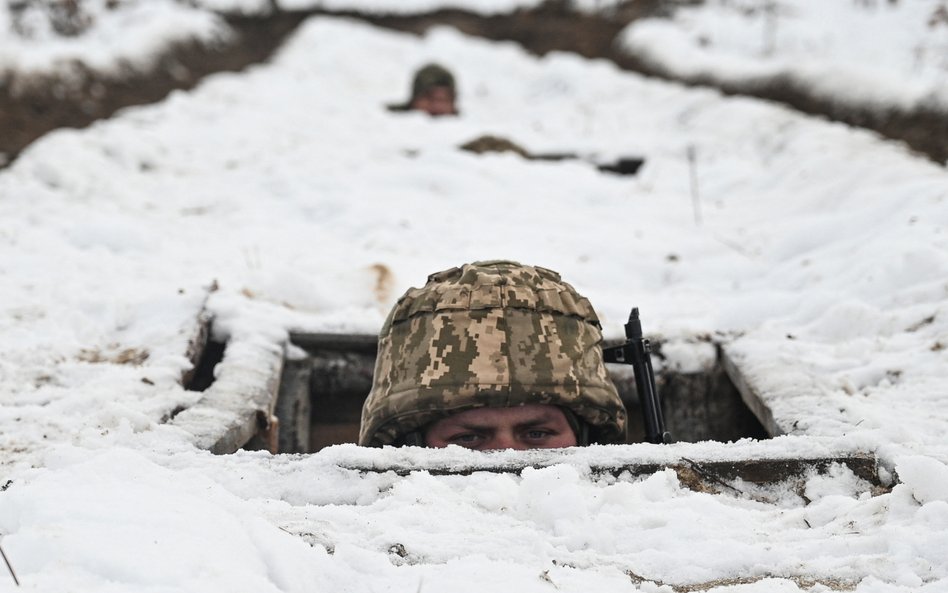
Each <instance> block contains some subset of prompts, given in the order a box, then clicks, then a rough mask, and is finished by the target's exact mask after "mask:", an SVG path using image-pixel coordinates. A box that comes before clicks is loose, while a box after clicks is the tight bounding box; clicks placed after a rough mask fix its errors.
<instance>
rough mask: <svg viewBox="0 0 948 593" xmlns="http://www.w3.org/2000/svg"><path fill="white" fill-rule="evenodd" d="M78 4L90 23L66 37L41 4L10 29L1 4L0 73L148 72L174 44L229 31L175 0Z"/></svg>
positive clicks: (217, 37)
mask: <svg viewBox="0 0 948 593" xmlns="http://www.w3.org/2000/svg"><path fill="white" fill-rule="evenodd" d="M81 7H82V11H83V14H85V15H87V18H88V20H89V26H88V28H87V29H86V30H85V31H83V32H81V33H80V34H78V35H76V36H71V37H64V36H60V35H57V34H56V32H55V31H54V30H53V29H52V26H51V25H50V22H49V19H48V18H47V16H46V14H45V13H44V12H43V11H42V8H40V3H33V4H32V5H31V6H28V7H26V8H25V9H24V14H23V15H22V16H21V17H20V19H21V20H20V22H21V23H22V27H21V29H22V30H20V31H17V30H16V29H15V28H14V23H15V22H16V19H15V18H14V16H13V14H12V13H11V8H10V7H9V6H8V3H7V2H3V3H0V75H2V74H4V73H6V74H8V75H9V74H11V73H15V74H16V75H17V76H18V77H21V78H26V79H28V78H29V77H30V76H34V75H44V74H45V75H51V74H59V75H65V76H67V77H68V76H69V73H70V72H71V71H72V70H73V69H74V68H75V67H76V64H77V63H78V64H81V65H83V66H84V67H85V68H87V69H91V70H93V71H98V72H101V73H105V74H111V75H114V76H120V75H121V74H122V73H123V71H127V70H128V69H134V70H140V71H147V70H148V69H149V68H151V67H152V66H153V65H154V60H155V58H156V57H157V56H158V55H159V54H160V53H161V52H163V51H166V50H167V49H168V48H169V47H173V46H175V45H176V44H180V43H184V42H190V41H197V42H199V43H203V44H207V45H213V44H215V43H220V42H222V41H224V40H225V39H227V36H228V35H229V34H230V29H229V28H228V27H227V26H226V24H225V23H224V21H223V20H222V19H221V18H219V17H217V16H215V15H214V14H212V13H210V12H207V11H205V10H199V9H196V8H192V7H189V6H187V4H186V3H182V2H175V1H174V0H147V1H145V0H125V1H123V2H122V3H121V5H120V9H118V10H112V9H108V8H107V7H106V2H105V0H92V1H89V0H84V1H83V2H81ZM67 80H68V78H67ZM22 84H28V80H26V81H23V82H22ZM14 90H16V87H14Z"/></svg>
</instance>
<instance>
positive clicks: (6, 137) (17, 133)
mask: <svg viewBox="0 0 948 593" xmlns="http://www.w3.org/2000/svg"><path fill="white" fill-rule="evenodd" d="M700 1H701V0H629V1H628V2H626V3H624V4H622V5H620V6H619V7H617V8H616V9H614V10H612V11H609V12H608V13H603V14H597V15H588V14H578V13H575V12H573V11H572V10H571V9H570V8H569V3H568V1H567V0H549V1H547V2H546V3H544V4H542V5H541V6H539V7H537V8H534V9H531V10H519V11H516V12H513V13H509V14H503V15H492V16H482V15H477V14H472V13H470V12H466V11H462V10H439V11H435V12H431V13H426V14H420V15H410V16H396V15H378V14H364V13H358V12H352V11H335V12H333V11H327V10H313V11H307V12H292V13H286V12H284V13H280V12H277V13H274V14H271V15H268V16H256V17H253V16H227V17H225V18H226V19H227V21H228V23H229V24H230V26H231V27H232V28H233V29H234V31H235V32H236V33H237V35H236V36H235V40H234V41H233V42H232V43H230V44H228V45H227V46H225V47H214V48H211V47H205V46H202V45H200V44H198V43H190V44H184V45H179V46H177V47H174V48H172V49H171V50H170V51H169V52H168V53H167V54H166V55H165V56H163V57H162V58H161V59H160V60H159V62H158V64H157V66H156V67H155V69H154V70H153V71H152V72H148V73H140V72H134V71H132V70H131V69H129V70H128V72H127V73H126V74H125V75H122V76H119V77H107V76H101V75H98V74H96V73H94V72H91V71H89V70H88V69H86V68H83V67H81V66H79V65H77V66H76V68H75V72H74V73H73V76H72V77H71V78H70V81H69V82H66V81H64V80H60V79H49V78H47V79H34V80H32V81H30V84H28V85H26V86H28V88H26V89H24V88H23V85H20V84H11V83H12V82H13V81H11V80H10V79H6V80H0V167H2V166H4V165H6V164H9V163H10V162H12V161H13V159H15V158H16V156H17V155H18V154H19V153H20V152H21V151H22V150H23V149H24V148H25V147H27V146H28V145H29V144H30V143H31V142H33V141H34V140H36V139H37V138H39V137H41V136H42V135H43V134H45V133H47V132H49V131H51V130H54V129H56V128H61V127H70V128H81V127H85V126H87V125H89V124H91V123H93V122H95V121H97V120H99V119H104V118H108V117H110V116H111V115H112V114H114V113H115V112H116V111H118V110H119V109H121V108H123V107H128V106H131V105H142V104H147V103H153V102H157V101H160V100H162V99H163V98H164V97H166V96H167V95H168V94H169V93H170V92H171V91H173V90H178V89H190V88H193V87H194V86H195V85H196V84H197V83H198V82H199V81H200V80H201V79H202V78H203V77H204V76H207V75H209V74H213V73H215V72H222V71H239V70H242V69H244V68H246V67H247V66H250V65H253V64H257V63H261V62H264V61H266V60H267V59H269V58H270V56H271V55H272V54H273V52H274V51H275V50H276V49H277V48H278V47H279V46H280V44H281V43H282V42H283V41H284V39H285V38H286V37H287V35H289V34H290V33H291V32H293V31H294V30H295V29H296V27H297V26H298V25H299V23H300V22H302V21H303V20H304V19H305V18H307V17H309V16H315V15H322V16H338V17H346V18H354V19H359V20H364V21H367V22H369V23H372V24H374V25H376V26H379V27H384V28H389V29H395V30H399V31H405V32H410V33H415V34H421V33H423V32H424V31H426V30H427V29H428V28H430V27H432V26H435V25H447V26H453V27H455V28H457V29H458V30H460V31H462V32H464V33H466V34H469V35H473V36H478V37H484V38H487V39H492V40H498V41H500V40H503V41H514V42H517V43H519V44H521V45H522V46H523V47H524V48H525V49H527V50H528V51H530V52H531V53H534V54H536V55H544V54H547V53H549V52H551V51H569V52H574V53H577V54H579V55H581V56H584V57H587V58H603V59H607V60H611V61H612V62H614V63H615V64H617V65H618V66H619V67H620V68H623V69H625V70H629V71H634V72H638V73H641V74H645V75H647V76H653V77H658V78H663V79H671V80H678V82H681V83H683V84H686V85H690V86H714V87H716V88H719V89H720V90H721V91H722V92H723V93H725V94H730V95H748V96H754V97H759V98H763V99H768V100H772V101H777V102H780V103H784V104H786V105H788V106H790V107H793V108H795V109H798V110H800V111H802V112H804V113H808V114H814V115H818V116H822V117H826V118H828V119H830V120H834V121H840V122H843V123H846V124H849V125H853V126H858V127H863V128H867V129H870V130H874V131H876V132H878V133H879V134H881V135H882V136H884V137H886V138H889V139H893V140H897V141H901V142H904V143H906V144H907V145H908V146H910V147H911V148H912V149H913V150H915V151H917V152H919V153H920V154H922V155H925V156H926V157H928V158H930V159H931V160H933V161H936V162H938V163H945V162H946V161H948V114H946V113H945V112H944V111H943V110H940V109H937V108H936V107H934V106H932V107H922V108H918V109H914V110H911V111H897V110H892V111H888V112H881V111H878V110H870V109H863V110H860V109H853V108H851V107H847V106H842V105H838V104H835V103H834V102H832V101H828V100H825V99H820V98H817V97H814V96H813V95H812V94H811V93H810V92H809V91H808V89H807V88H805V87H802V86H801V85H799V84H798V83H795V82H794V81H792V80H790V79H777V80H768V81H749V82H745V83H741V84H731V85H717V84H715V83H714V81H711V80H708V79H706V78H702V77H700V76H699V77H694V78H692V79H686V80H681V79H675V78H674V77H672V76H670V75H669V74H668V73H666V72H663V71H662V70H661V69H660V68H657V67H654V66H651V65H649V64H648V63H647V62H645V61H643V60H640V59H638V58H637V57H636V56H630V55H627V54H626V53H623V52H620V51H619V50H617V49H616V47H615V44H614V40H615V38H616V36H617V35H618V34H619V32H620V31H622V29H623V28H625V26H626V25H628V24H629V23H630V22H632V21H633V20H635V19H638V18H643V17H655V16H667V15H668V14H669V13H670V12H671V11H673V10H674V9H675V8H676V7H677V6H680V5H684V4H694V3H700ZM16 87H20V90H18V91H17V92H16V93H14V92H13V90H12V89H14V88H16Z"/></svg>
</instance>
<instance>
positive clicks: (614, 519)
mask: <svg viewBox="0 0 948 593" xmlns="http://www.w3.org/2000/svg"><path fill="white" fill-rule="evenodd" d="M435 59H436V60H438V61H441V62H444V63H446V64H449V65H450V66H451V67H452V68H453V69H454V70H455V73H456V74H457V76H458V79H459V84H460V92H461V110H462V116H461V117H459V118H455V119H451V120H445V121H435V120H431V119H429V118H427V117H425V116H421V115H419V114H405V115H395V114H392V113H389V112H387V111H386V110H385V109H384V105H385V104H386V103H392V102H396V101H399V100H401V99H403V98H404V95H405V93H406V92H407V87H408V81H409V79H410V75H411V72H412V70H413V68H415V67H417V66H419V65H421V64H423V63H426V62H428V61H430V60H435ZM485 134H494V135H498V136H503V137H507V138H509V139H511V140H513V141H515V142H517V143H518V144H520V145H522V146H524V147H525V148H527V149H528V150H530V151H531V152H538V153H542V152H574V153H577V154H579V155H581V156H584V157H586V159H585V160H583V159H578V160H575V161H565V162H558V163H544V162H531V161H525V160H523V159H521V158H520V157H518V156H516V155H513V154H492V155H491V154H489V155H482V156H477V155H473V154H470V153H467V152H463V151H460V150H458V149H457V147H458V146H459V145H461V144H463V143H465V142H467V141H469V140H471V139H473V138H476V137H478V136H482V135H485ZM689 154H692V155H694V156H695V158H694V159H693V160H692V161H691V162H690V161H689V158H688V155H689ZM626 155H635V156H643V157H645V158H646V163H645V166H644V167H643V168H642V170H641V171H640V173H639V174H638V175H637V176H636V177H631V178H630V177H620V176H612V175H608V174H603V173H600V172H599V171H597V170H596V168H595V167H594V166H592V165H591V163H590V162H588V161H603V160H609V159H615V158H617V157H620V156H626ZM693 177H694V178H696V180H697V186H694V185H692V183H691V179H692V178H693ZM695 191H697V193H698V196H699V197H698V205H699V207H700V209H701V217H700V221H701V222H700V224H697V223H696V212H695V202H694V200H693V197H692V196H693V195H694V192H695ZM946 202H948V174H946V172H945V170H944V169H943V168H941V167H938V166H936V165H934V164H932V163H930V162H927V161H926V160H924V159H921V158H918V157H916V156H913V155H912V154H910V153H909V152H908V151H906V150H905V149H904V148H902V147H900V146H897V145H894V144H891V143H886V142H883V141H881V140H879V139H878V138H876V137H874V136H873V135H871V134H869V133H865V132H859V131H854V130H851V129H849V128H846V127H844V126H841V125H834V124H828V123H826V122H823V121H820V120H817V119H813V118H806V117H803V116H800V115H798V114H795V113H793V112H791V111H789V110H786V109H782V108H779V107H775V106H773V105H769V104H766V103H763V102H760V101H754V100H749V99H738V98H724V97H721V96H720V95H718V94H716V93H714V92H710V91H702V90H695V89H686V88H682V87H678V86H675V85H672V84H667V83H660V82H656V81H651V80H646V79H643V78H641V77H637V76H634V75H630V74H626V73H622V72H620V71H618V70H617V69H616V68H614V67H613V66H612V65H610V64H608V63H604V62H598V61H587V60H583V59H580V58H578V57H575V56H571V55H563V54H552V55H550V56H547V57H545V58H542V59H537V58H534V57H531V56H528V55H527V54H525V53H524V52H523V51H522V50H521V49H519V48H517V47H515V46H513V45H510V44H498V43H486V42H483V41H478V40H473V39H470V38H466V37H464V36H462V35H460V34H458V33H455V32H453V31H449V30H444V29H436V30H434V31H433V32H432V33H430V34H429V35H428V36H426V37H424V38H415V37H410V36H404V35H398V34H393V33H390V32H381V31H378V30H375V29H372V28H370V27H367V26H363V25H358V24H355V23H352V22H348V21H344V20H330V19H314V20H311V21H309V22H307V23H305V24H304V25H303V26H302V27H301V29H300V30H299V31H298V32H297V33H296V34H295V36H294V37H293V38H292V39H291V40H290V41H289V42H288V44H287V45H286V46H285V47H284V48H283V49H282V51H281V52H280V53H279V55H278V56H277V57H276V58H275V59H274V60H273V61H272V62H271V63H268V64H265V65H262V66H260V67H257V68H254V69H252V70H250V71H247V72H245V73H240V74H222V75H217V76H214V77H211V78H209V79H208V80H207V81H205V83H204V84H202V85H201V86H200V87H199V88H198V89H196V90H195V91H193V92H190V93H176V94H174V95H172V96H171V97H169V99H168V100H166V101H164V102H163V103H161V104H159V105H154V106H150V107H143V108H135V109H129V110H126V111H124V112H123V113H121V114H120V115H119V116H117V117H115V118H113V119H112V120H110V121H105V122H100V123H98V124H96V125H94V126H93V127H91V128H89V129H87V130H82V131H67V130H64V131H59V132H56V133H54V134H51V135H49V136H48V137H46V138H45V139H43V140H42V141H40V142H38V143H36V144H34V145H33V146H32V147H31V148H30V149H29V150H27V151H26V152H24V153H23V154H22V155H21V157H20V158H19V159H18V160H17V162H16V163H14V164H13V165H12V166H11V167H10V168H8V169H6V170H4V171H3V172H2V173H0V401H2V406H0V452H2V455H0V468H2V471H3V474H2V475H3V483H2V484H0V486H2V487H3V491H2V492H0V535H2V537H0V545H2V547H3V550H4V552H5V553H6V555H7V557H8V558H9V560H10V563H11V565H12V566H13V567H14V569H15V570H16V572H17V576H18V578H19V580H20V582H21V585H22V588H24V589H27V590H37V591H46V590H49V591H53V590H56V591H62V590H72V591H156V592H157V591H162V592H164V591H206V590H234V591H251V590H252V591H366V592H370V591H371V592H375V591H411V592H416V591H441V590H445V589H448V588H450V589H451V590H454V591H475V590H476V591H482V590H484V589H488V588H490V589H495V590H502V591H508V590H509V591H514V590H516V591H531V592H532V591H538V592H539V591H551V590H559V591H577V592H579V591H590V590H604V591H649V592H666V593H667V592H672V591H695V590H701V591H704V590H709V591H740V592H741V593H749V592H754V593H756V592H765V591H766V592H772V591H778V592H784V591H787V592H791V591H811V592H819V591H835V590H842V591H859V592H862V593H866V592H877V591H884V592H889V591H892V592H895V591H898V592H903V591H905V592H907V591H925V592H929V593H931V592H938V591H944V590H946V588H948V562H946V560H945V558H948V536H946V535H945V534H946V533H948V466H946V463H948V445H946V442H945V437H944V435H945V429H946V427H948V416H946V412H945V409H946V408H945V406H944V405H942V404H943V403H944V400H945V397H946V396H945V388H944V386H943V380H944V377H945V370H946V368H948V348H946V346H948V305H946V302H948V231H946V229H948V208H946ZM494 258H505V259H514V260H519V261H521V262H523V263H529V264H537V265H542V266H545V267H549V268H552V269H555V270H557V271H559V272H561V273H562V275H563V277H564V279H566V280H567V281H569V282H570V283H572V284H573V285H574V286H576V288H577V289H578V290H579V291H580V292H581V293H582V294H584V295H586V296H588V297H589V299H590V300H591V301H592V303H593V305H594V306H595V307H596V308H597V311H598V312H599V313H600V315H601V316H602V318H603V320H604V326H605V332H606V334H607V336H608V337H619V336H620V335H621V331H622V329H621V326H622V323H623V322H624V321H625V318H626V316H627V315H628V311H629V308H630V307H631V306H633V305H636V306H638V307H640V308H641V310H642V312H643V318H644V319H646V320H647V321H646V328H647V331H648V332H650V333H651V334H652V335H654V336H656V337H661V338H662V339H663V341H665V342H666V343H669V344H678V347H677V350H676V349H675V348H671V349H670V350H669V351H670V352H674V353H675V358H674V360H673V361H671V363H672V364H678V365H681V366H682V367H683V368H684V367H688V366H689V365H694V364H695V363H696V361H697V360H698V359H699V358H700V357H701V356H702V351H699V350H697V349H691V348H689V347H688V344H689V342H688V340H689V339H690V338H692V337H694V336H697V335H708V336H712V337H713V338H714V340H715V341H716V342H717V343H720V344H721V345H722V347H723V348H724V349H725V350H726V351H727V352H728V353H729V354H730V355H731V356H732V358H733V359H734V360H735V361H737V362H738V363H739V364H740V365H741V368H742V369H743V370H744V372H745V374H746V376H747V378H748V380H749V381H751V382H752V383H753V385H754V387H755V389H756V390H757V391H758V392H759V393H760V396H761V397H762V399H763V400H764V401H765V403H766V404H767V405H768V406H769V407H770V408H771V409H772V410H773V412H774V414H775V416H776V417H777V419H778V422H779V423H781V427H782V429H783V431H784V432H785V433H787V434H786V436H781V437H778V438H775V439H771V440H768V441H765V442H753V441H741V442H738V443H732V444H721V443H713V442H703V443H681V444H675V445H671V446H668V447H657V446H652V445H628V446H615V447H593V448H589V449H588V450H582V451H578V452H577V451H573V452H569V451H567V452H558V453H556V454H555V455H562V458H560V457H554V458H551V459H546V461H547V463H543V464H540V465H541V466H540V467H536V468H534V467H528V468H526V469H523V470H522V471H519V472H506V473H505V472H489V471H473V472H472V473H470V474H467V475H438V474H437V473H436V472H426V471H416V472H410V473H408V474H407V475H400V474H399V473H397V472H394V471H389V469H388V468H390V467H391V466H393V465H398V464H401V465H402V466H404V465H405V464H407V465H408V466H417V467H419V468H424V467H427V466H428V464H430V463H433V462H438V463H442V464H446V465H452V464H461V465H465V464H467V465H471V466H473V467H476V466H477V465H478V464H481V463H489V462H491V460H496V459H498V458H501V459H508V458H509V459H518V458H519V459H520V461H521V462H524V463H522V464H521V465H529V464H530V462H531V461H532V460H533V459H534V458H533V457H530V456H529V455H527V454H514V453H494V454H482V453H471V452H466V451H458V450H454V449H450V450H445V451H424V450H405V451H399V450H389V449H385V450H363V449H360V448H358V447H355V446H354V445H340V446H337V447H332V448H329V449H325V450H323V451H321V452H319V453H316V454H313V455H305V456H289V455H271V454H269V453H265V452H249V451H241V452H238V453H235V454H233V455H223V456H215V455H212V454H210V453H209V452H207V451H202V450H201V449H200V448H199V447H198V446H197V445H196V439H195V437H194V434H193V433H192V432H190V431H188V430H184V429H183V428H182V427H181V425H178V424H176V423H175V422H169V421H168V419H169V418H170V417H171V416H172V415H174V414H177V417H186V416H187V415H188V412H187V409H189V408H192V407H194V406H195V404H197V403H198V402H199V400H200V399H201V397H202V394H201V393H199V392H191V391H187V390H186V389H184V388H183V387H182V386H181V385H180V378H181V375H182V373H183V372H185V371H186V370H187V369H188V368H189V367H190V364H191V363H190V362H189V361H188V359H187V357H186V356H185V352H186V350H187V345H188V341H189V339H190V337H191V336H192V335H193V333H194V326H195V322H196V319H197V318H198V315H199V312H200V311H201V309H202V307H206V308H207V310H208V311H209V312H210V313H212V314H213V315H214V316H215V323H214V331H215V337H216V338H217V339H220V340H228V341H229V343H230V344H232V345H234V347H233V348H229V349H228V351H227V353H226V355H225V358H224V360H223V361H222V362H221V364H220V365H219V368H218V370H217V373H218V380H219V381H223V382H227V381H231V382H232V383H231V384H232V385H233V389H234V392H235V393H236V392H239V391H240V389H241V387H242V386H244V385H243V383H242V382H246V381H249V380H250V379H246V377H249V376H250V375H252V374H253V372H254V370H255V369H258V368H259V366H260V364H261V363H260V360H261V356H260V353H270V354H274V353H276V354H279V353H281V352H282V349H283V348H284V344H285V341H286V340H287V336H288V335H289V332H290V331H318V332H353V333H372V332H376V331H377V330H378V328H379V327H380V325H381V323H382V320H383V318H384V315H385V314H386V313H387V311H388V309H389V308H390V307H391V305H392V303H393V302H394V300H395V299H396V298H397V297H398V296H399V295H400V294H401V293H402V292H403V291H404V290H405V289H407V288H408V287H409V286H417V285H419V284H421V283H422V282H423V281H424V279H425V277H426V276H427V274H429V273H431V272H434V271H437V270H441V269H446V268H449V267H452V266H455V265H459V264H461V263H464V262H468V261H474V260H484V259H494ZM211 287H214V289H213V290H211ZM241 369H242V371H243V372H244V373H246V374H241V372H240V370H241ZM181 409H185V410H186V411H185V412H180V414H178V412H179V411H180V410H181ZM224 418H225V414H224V413H223V412H221V416H219V417H215V416H214V415H213V414H212V413H210V412H208V413H207V414H205V415H204V416H202V417H201V422H207V425H208V426H213V425H214V424H215V422H222V421H223V420H224ZM847 452H867V453H871V454H874V455H876V456H877V457H878V459H879V461H880V463H881V468H880V472H881V473H882V474H884V475H883V476H882V477H883V478H885V481H886V482H887V483H888V484H889V487H887V488H883V489H874V488H873V487H872V485H870V484H868V483H867V482H865V481H864V480H861V479H860V478H858V477H857V476H855V475H853V474H852V472H850V471H849V470H848V469H846V468H845V467H843V466H834V467H833V468H831V469H829V470H828V471H826V472H824V473H821V474H813V475H804V476H802V477H801V478H800V481H799V482H794V483H793V484H792V485H789V484H784V485H775V486H773V487H769V488H767V487H757V486H754V485H749V484H741V483H730V484H729V485H728V486H727V487H724V488H722V489H720V490H719V491H716V492H710V491H708V492H705V491H700V489H693V488H691V487H688V485H687V484H684V483H683V482H682V480H681V478H680V476H678V475H676V473H675V472H674V471H672V470H671V469H666V470H663V471H658V472H655V473H651V474H648V475H633V474H631V473H625V474H623V473H621V472H619V473H617V474H613V473H599V472H596V471H593V470H592V469H591V468H593V467H595V466H603V465H609V464H619V465H621V464H622V463H628V462H631V461H633V460H642V459H650V460H653V461H655V462H671V461H672V460H676V459H680V458H689V459H691V458H695V459H716V458H755V457H780V456H787V457H793V456H804V457H805V456H820V455H832V454H838V453H847ZM518 455H519V457H518ZM524 455H526V457H524ZM498 456H499V457H498ZM504 456H507V457H504ZM367 468H370V469H367ZM371 468H374V469H371ZM896 476H897V480H898V481H897V482H893V480H894V479H895V477H896ZM0 568H2V567H0ZM13 586H14V585H13V583H12V579H10V580H9V581H7V580H6V579H5V578H4V575H2V574H0V587H2V588H9V587H13Z"/></svg>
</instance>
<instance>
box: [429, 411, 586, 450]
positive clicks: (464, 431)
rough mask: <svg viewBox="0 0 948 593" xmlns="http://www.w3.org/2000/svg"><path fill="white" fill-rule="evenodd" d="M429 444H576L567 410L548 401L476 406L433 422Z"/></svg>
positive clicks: (534, 446)
mask: <svg viewBox="0 0 948 593" xmlns="http://www.w3.org/2000/svg"><path fill="white" fill-rule="evenodd" d="M425 444H427V445H428V446H429V447H447V446H448V445H460V446H461V447H466V448H468V449H478V450H490V449H518V450H524V449H555V448H558V447H573V446H575V445H576V435H575V434H574V433H573V429H572V428H571V427H570V425H569V422H567V420H566V415H565V414H564V413H563V410H561V409H560V408H558V407H556V406H551V405H545V404H529V405H526V406H517V407H514V408H475V409H473V410H467V411H465V412H459V413H457V414H454V415H453V416H448V417H447V418H442V419H441V420H438V421H437V422H434V423H432V424H431V425H430V426H429V427H428V429H427V430H426V431H425Z"/></svg>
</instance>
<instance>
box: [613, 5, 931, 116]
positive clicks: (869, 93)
mask: <svg viewBox="0 0 948 593" xmlns="http://www.w3.org/2000/svg"><path fill="white" fill-rule="evenodd" d="M620 43H621V44H622V45H623V46H624V47H625V48H626V49H627V50H628V51H630V52H632V53H634V54H635V55H637V56H639V57H641V58H642V59H644V60H646V61H648V62H650V63H651V64H652V65H653V66H655V67H659V68H661V69H662V70H664V71H667V72H668V73H669V74H672V75H674V76H678V77H688V78H690V77H695V76H706V77H710V78H711V79H713V80H719V81H722V82H725V83H734V82H740V81H744V80H753V81H765V80H766V79H768V78H771V79H772V78H777V77H783V78H785V79H786V80H789V81H793V82H795V83H798V84H799V86H801V87H804V88H808V89H809V90H810V92H811V93H812V94H813V95H815V96H817V97H819V98H821V99H824V100H830V101H832V102H835V103H846V104H851V105H854V106H859V107H865V106H869V107H874V108H880V109H893V108H901V109H912V108H916V107H918V106H921V105H927V106H929V107H932V108H937V109H941V110H942V111H944V112H945V113H948V4H946V3H945V2H943V1H940V0H939V1H914V2H911V1H910V2H888V1H877V0H866V1H856V2H842V1H837V2H825V1H822V0H707V1H706V2H703V3H700V4H698V5H697V6H693V7H683V8H681V9H679V10H677V11H676V12H675V14H674V17H673V18H672V19H647V20H642V21H636V22H634V23H632V24H631V25H629V27H628V28H627V29H626V30H625V31H624V32H623V34H622V36H621V38H620Z"/></svg>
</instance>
